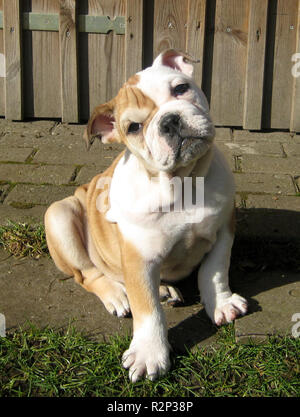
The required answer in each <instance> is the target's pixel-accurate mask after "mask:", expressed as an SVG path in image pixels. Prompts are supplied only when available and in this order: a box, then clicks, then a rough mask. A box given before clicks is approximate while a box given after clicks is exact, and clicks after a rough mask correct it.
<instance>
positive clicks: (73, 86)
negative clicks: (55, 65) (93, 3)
mask: <svg viewBox="0 0 300 417" xmlns="http://www.w3.org/2000/svg"><path fill="white" fill-rule="evenodd" d="M75 8H76V3H75V0H64V1H61V3H60V14H59V17H60V19H59V39H60V65H61V95H62V121H63V122H78V121H79V114H78V111H79V108H78V75H77V33H76V11H75Z"/></svg>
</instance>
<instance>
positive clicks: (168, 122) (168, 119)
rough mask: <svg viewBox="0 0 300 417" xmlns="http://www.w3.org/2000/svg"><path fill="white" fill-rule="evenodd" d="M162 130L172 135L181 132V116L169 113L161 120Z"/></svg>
mask: <svg viewBox="0 0 300 417" xmlns="http://www.w3.org/2000/svg"><path fill="white" fill-rule="evenodd" d="M160 130H161V132H162V133H163V134H168V135H170V136H174V135H178V134H180V130H181V121H180V116H179V115H178V114H175V113H171V114H167V115H166V116H165V117H164V118H163V119H162V120H161V122H160Z"/></svg>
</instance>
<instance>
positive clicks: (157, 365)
mask: <svg viewBox="0 0 300 417" xmlns="http://www.w3.org/2000/svg"><path fill="white" fill-rule="evenodd" d="M122 264H123V270H124V279H125V285H126V290H127V295H128V299H129V303H130V308H131V313H132V316H133V332H134V333H133V339H132V342H131V344H130V347H129V349H128V350H127V351H126V352H125V353H124V355H123V366H124V367H125V368H129V377H130V379H131V381H132V382H135V381H137V380H138V379H139V378H140V377H141V376H143V375H146V376H147V378H149V379H151V380H154V379H155V378H156V377H157V376H159V375H163V374H165V373H166V372H167V371H168V369H169V367H170V360H169V343H168V338H167V326H166V322H165V316H164V312H163V310H162V307H161V305H160V300H159V283H160V274H159V269H160V265H158V264H156V263H155V262H150V261H146V260H144V259H143V258H142V256H141V255H140V254H139V253H138V251H137V250H136V249H135V248H134V247H133V246H132V245H131V244H129V243H126V242H123V243H122Z"/></svg>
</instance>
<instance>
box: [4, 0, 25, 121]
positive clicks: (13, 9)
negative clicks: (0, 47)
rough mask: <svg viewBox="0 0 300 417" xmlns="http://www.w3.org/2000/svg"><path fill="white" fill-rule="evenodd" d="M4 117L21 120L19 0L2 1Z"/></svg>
mask: <svg viewBox="0 0 300 417" xmlns="http://www.w3.org/2000/svg"><path fill="white" fill-rule="evenodd" d="M3 11H4V13H3V15H4V19H3V20H4V21H3V23H4V25H3V26H4V29H3V30H4V55H5V117H6V118H7V119H12V120H21V119H22V117H23V103H22V53H21V27H20V2H19V0H4V3H3Z"/></svg>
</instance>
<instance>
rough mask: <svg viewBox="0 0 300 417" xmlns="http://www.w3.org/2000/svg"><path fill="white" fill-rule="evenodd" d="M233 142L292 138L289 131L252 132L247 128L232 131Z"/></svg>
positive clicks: (286, 140)
mask: <svg viewBox="0 0 300 417" xmlns="http://www.w3.org/2000/svg"><path fill="white" fill-rule="evenodd" d="M233 140H234V142H239V141H247V142H252V141H270V142H271V143H272V142H273V143H274V142H292V140H293V138H292V136H291V134H290V133H289V132H252V131H249V130H238V129H235V130H234V131H233Z"/></svg>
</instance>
